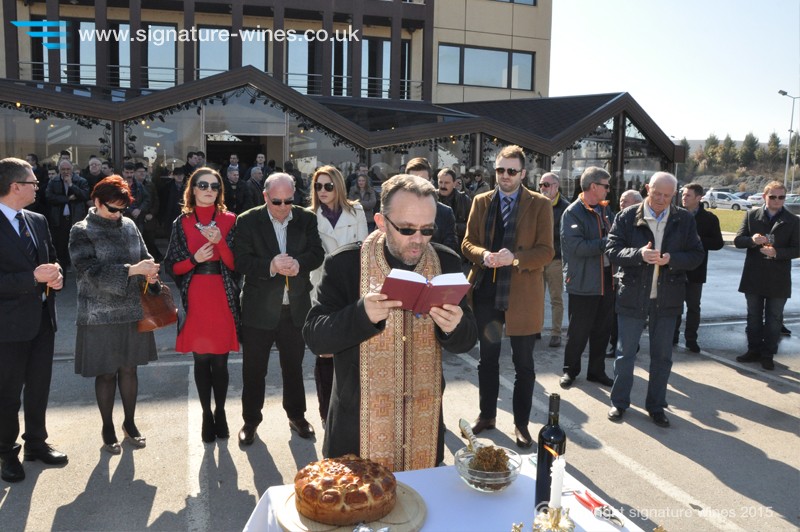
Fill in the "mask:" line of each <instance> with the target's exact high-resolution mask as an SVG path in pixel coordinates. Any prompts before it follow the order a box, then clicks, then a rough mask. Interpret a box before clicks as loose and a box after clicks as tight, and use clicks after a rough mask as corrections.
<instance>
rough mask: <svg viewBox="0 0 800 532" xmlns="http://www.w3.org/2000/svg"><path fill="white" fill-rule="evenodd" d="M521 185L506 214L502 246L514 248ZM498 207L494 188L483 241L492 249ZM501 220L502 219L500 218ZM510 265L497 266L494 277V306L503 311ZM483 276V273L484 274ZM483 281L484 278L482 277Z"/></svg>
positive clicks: (508, 289) (506, 298)
mask: <svg viewBox="0 0 800 532" xmlns="http://www.w3.org/2000/svg"><path fill="white" fill-rule="evenodd" d="M521 192H522V187H520V193H518V194H517V197H516V199H515V200H514V205H513V206H512V207H511V214H509V215H508V223H507V224H506V226H505V233H504V234H503V245H502V246H501V249H502V248H506V249H510V250H513V249H514V242H515V241H516V239H517V212H518V211H519V201H520V198H521V197H522V193H521ZM499 209H500V189H498V188H496V189H495V192H494V197H492V202H491V203H490V204H489V213H488V214H487V215H486V230H485V235H486V241H485V242H484V243H483V245H484V247H485V248H486V249H492V239H493V238H494V224H495V223H496V222H497V218H498V216H497V214H498V212H497V211H498V210H499ZM501 220H502V219H501ZM512 268H513V267H512V266H503V267H501V268H497V277H496V279H495V283H496V285H497V286H496V291H495V296H494V308H495V309H497V310H502V311H503V312H505V311H506V310H508V294H509V292H510V291H511V271H512ZM484 276H485V274H484ZM484 281H485V279H484Z"/></svg>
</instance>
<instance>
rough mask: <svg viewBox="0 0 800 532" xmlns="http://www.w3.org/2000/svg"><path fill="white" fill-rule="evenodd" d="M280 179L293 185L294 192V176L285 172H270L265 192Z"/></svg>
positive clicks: (265, 184)
mask: <svg viewBox="0 0 800 532" xmlns="http://www.w3.org/2000/svg"><path fill="white" fill-rule="evenodd" d="M279 181H285V182H287V183H289V185H291V186H292V192H294V177H292V176H290V175H289V174H284V173H283V172H275V173H274V174H270V175H269V177H268V178H266V179H265V180H264V192H269V187H270V186H271V185H272V184H273V183H278V182H279Z"/></svg>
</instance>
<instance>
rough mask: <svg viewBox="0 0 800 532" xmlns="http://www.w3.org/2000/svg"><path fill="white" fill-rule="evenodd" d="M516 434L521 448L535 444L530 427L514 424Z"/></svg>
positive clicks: (518, 445)
mask: <svg viewBox="0 0 800 532" xmlns="http://www.w3.org/2000/svg"><path fill="white" fill-rule="evenodd" d="M514 436H516V437H517V447H519V448H521V449H530V448H531V447H532V446H533V438H531V433H530V432H529V431H528V427H527V426H525V427H520V426H519V425H515V426H514Z"/></svg>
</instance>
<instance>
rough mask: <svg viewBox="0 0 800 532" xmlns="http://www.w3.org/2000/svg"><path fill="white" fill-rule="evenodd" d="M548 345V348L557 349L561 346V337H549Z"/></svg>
mask: <svg viewBox="0 0 800 532" xmlns="http://www.w3.org/2000/svg"><path fill="white" fill-rule="evenodd" d="M549 345H550V347H559V346H560V345H561V337H560V336H551V337H550V344H549Z"/></svg>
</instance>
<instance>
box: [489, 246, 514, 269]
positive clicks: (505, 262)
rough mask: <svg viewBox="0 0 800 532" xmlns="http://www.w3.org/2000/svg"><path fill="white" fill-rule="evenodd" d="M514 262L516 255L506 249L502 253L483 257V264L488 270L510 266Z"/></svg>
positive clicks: (498, 252)
mask: <svg viewBox="0 0 800 532" xmlns="http://www.w3.org/2000/svg"><path fill="white" fill-rule="evenodd" d="M512 262H514V254H513V253H511V251H509V250H508V249H506V248H503V249H501V250H500V251H495V252H489V253H486V254H485V255H484V257H483V263H484V264H485V265H486V267H487V268H500V267H501V266H510V265H511V263H512Z"/></svg>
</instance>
